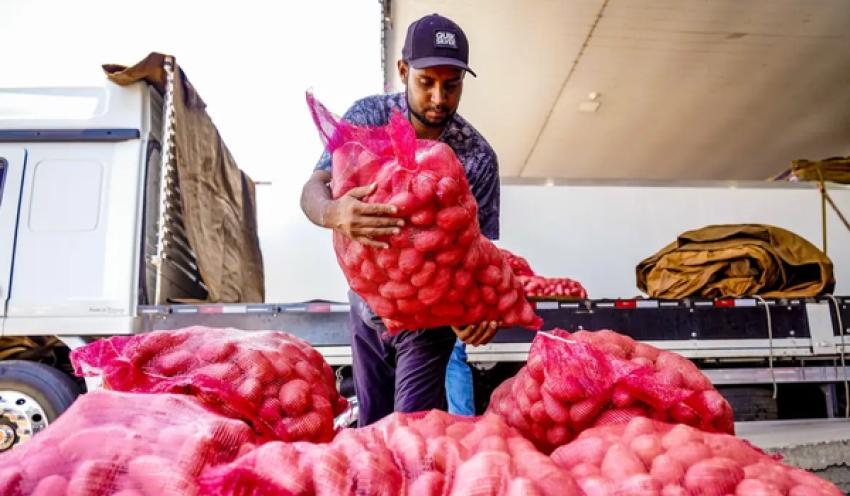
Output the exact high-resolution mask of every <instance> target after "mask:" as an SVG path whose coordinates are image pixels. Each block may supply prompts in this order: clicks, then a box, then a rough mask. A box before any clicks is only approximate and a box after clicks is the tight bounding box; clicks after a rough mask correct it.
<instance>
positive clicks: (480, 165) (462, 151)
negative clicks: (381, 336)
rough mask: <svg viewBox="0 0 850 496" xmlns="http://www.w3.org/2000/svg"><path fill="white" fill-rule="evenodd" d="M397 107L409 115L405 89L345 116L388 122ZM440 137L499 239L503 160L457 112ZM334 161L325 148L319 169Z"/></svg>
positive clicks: (371, 318) (366, 101)
mask: <svg viewBox="0 0 850 496" xmlns="http://www.w3.org/2000/svg"><path fill="white" fill-rule="evenodd" d="M395 109H398V110H399V111H400V112H401V113H402V115H405V116H406V115H407V101H406V99H405V95H404V93H391V94H386V95H374V96H370V97H366V98H363V99H361V100H358V101H357V102H355V103H354V105H352V106H351V108H350V109H348V111H347V112H346V113H345V114H344V115H343V116H342V118H343V120H346V121H348V122H350V123H352V124H355V125H358V126H386V125H387V124H389V121H390V117H391V116H392V112H393V110H395ZM439 140H440V141H442V142H443V143H445V144H446V145H448V146H449V147H450V148H451V149H452V150H453V151H454V152H455V155H457V158H458V159H459V160H460V163H461V164H463V167H464V169H465V170H466V177H467V180H468V181H469V186H470V189H471V190H472V194H473V196H475V199H476V200H477V201H478V223H479V225H480V226H481V233H482V234H483V235H484V236H486V237H487V238H489V239H491V240H497V239H499V201H500V195H499V192H500V187H499V163H498V160H497V158H496V153H495V152H494V151H493V148H492V147H491V146H490V144H489V143H487V140H485V139H484V137H483V136H481V134H480V133H479V132H478V131H477V130H476V129H475V128H474V127H472V125H471V124H469V123H468V122H467V121H466V120H465V119H464V118H463V117H461V116H460V115H457V114H455V115H454V117H453V118H452V119H451V120H450V121H449V123H448V125H447V126H446V128H445V129H444V130H443V133H442V135H441V136H440V138H439ZM331 163H332V158H331V155H330V153H328V152H327V151H325V152H324V153H322V156H321V158H320V159H319V163H318V164H317V165H316V170H324V171H327V172H328V173H332V171H331ZM349 296H350V299H351V304H352V306H353V308H354V309H356V310H357V311H358V313H359V314H360V316H361V317H362V318H363V320H364V322H366V323H367V324H369V325H370V326H371V327H373V328H376V329H378V330H380V331H383V330H384V329H385V328H384V326H383V323H382V322H381V320H380V318H378V317H376V316H375V314H374V313H373V312H372V311H371V309H369V307H368V306H367V305H366V303H365V302H364V301H363V300H362V299H361V298H360V297H359V296H357V295H356V294H355V293H354V292H353V291H352V292H349Z"/></svg>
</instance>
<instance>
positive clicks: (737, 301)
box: [714, 298, 758, 308]
mask: <svg viewBox="0 0 850 496" xmlns="http://www.w3.org/2000/svg"><path fill="white" fill-rule="evenodd" d="M756 305H758V300H755V299H753V298H722V299H719V300H714V306H715V307H722V308H732V307H754V306H756Z"/></svg>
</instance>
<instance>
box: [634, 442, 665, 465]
mask: <svg viewBox="0 0 850 496" xmlns="http://www.w3.org/2000/svg"><path fill="white" fill-rule="evenodd" d="M629 449H631V450H632V452H633V453H634V454H635V455H637V457H638V458H640V460H641V461H642V462H643V463H644V465H646V466H647V467H651V466H652V462H653V460H655V459H656V458H657V457H658V456H660V455H661V454H662V453H664V447H663V446H661V440H660V439H659V438H658V436H656V435H655V434H643V435H640V436H637V437H636V438H634V439H633V440H632V442H631V443H630V444H629Z"/></svg>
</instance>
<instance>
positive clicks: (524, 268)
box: [499, 248, 535, 277]
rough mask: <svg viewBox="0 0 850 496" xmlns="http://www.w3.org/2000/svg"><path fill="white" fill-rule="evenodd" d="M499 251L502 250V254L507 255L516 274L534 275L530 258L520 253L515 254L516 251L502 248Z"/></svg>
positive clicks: (506, 257)
mask: <svg viewBox="0 0 850 496" xmlns="http://www.w3.org/2000/svg"><path fill="white" fill-rule="evenodd" d="M499 251H501V252H502V255H504V256H505V259H506V260H507V261H508V265H510V266H511V269H513V271H514V274H516V275H517V276H518V277H519V276H533V275H535V274H534V271H533V270H531V265H529V263H528V260H526V259H524V258H523V257H521V256H519V255H515V254H514V253H512V252H510V251H508V250H506V249H504V248H500V249H499Z"/></svg>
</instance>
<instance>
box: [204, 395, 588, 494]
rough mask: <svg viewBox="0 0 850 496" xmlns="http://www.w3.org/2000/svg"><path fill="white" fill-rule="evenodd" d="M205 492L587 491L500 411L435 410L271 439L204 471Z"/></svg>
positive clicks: (579, 492)
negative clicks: (296, 439) (320, 434)
mask: <svg viewBox="0 0 850 496" xmlns="http://www.w3.org/2000/svg"><path fill="white" fill-rule="evenodd" d="M199 485H200V486H201V487H202V489H203V490H204V493H205V494H209V495H212V496H225V495H228V496H229V495H232V494H238V495H240V496H272V495H280V494H298V495H305V496H307V495H318V496H345V495H357V494H368V495H370V496H399V495H409V496H442V495H446V496H467V495H504V496H550V495H551V496H583V494H582V491H581V490H580V488H579V487H578V485H577V484H576V482H575V480H573V478H572V477H571V476H570V475H569V474H568V473H567V472H566V471H565V470H563V469H560V468H559V467H557V466H556V465H555V464H554V463H553V462H552V460H551V459H550V458H549V457H548V456H546V455H543V454H542V453H540V452H539V451H537V450H536V449H535V448H534V446H532V444H531V443H529V442H528V441H527V440H525V439H524V438H522V437H521V436H520V435H519V434H518V433H516V431H514V430H513V429H511V428H510V427H508V426H507V424H505V422H504V421H502V420H501V419H499V418H498V417H493V416H491V417H478V418H471V417H459V416H452V415H449V414H448V413H445V412H441V411H437V410H433V411H430V412H427V413H426V412H423V413H415V414H404V413H394V414H392V415H390V416H389V417H387V418H385V419H383V420H381V421H380V422H377V423H376V424H373V425H371V426H369V427H365V428H360V429H346V430H343V431H342V432H340V433H339V435H337V437H336V438H335V439H334V440H333V442H331V443H330V444H326V445H321V446H317V445H308V444H306V443H294V444H285V443H268V444H265V445H263V446H261V447H260V448H258V449H257V450H256V451H252V452H250V453H248V454H247V455H245V456H243V457H241V458H240V459H238V460H236V461H234V462H233V463H230V464H227V465H221V466H218V467H213V468H211V469H209V470H207V471H205V472H204V474H202V476H201V477H200V478H199Z"/></svg>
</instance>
